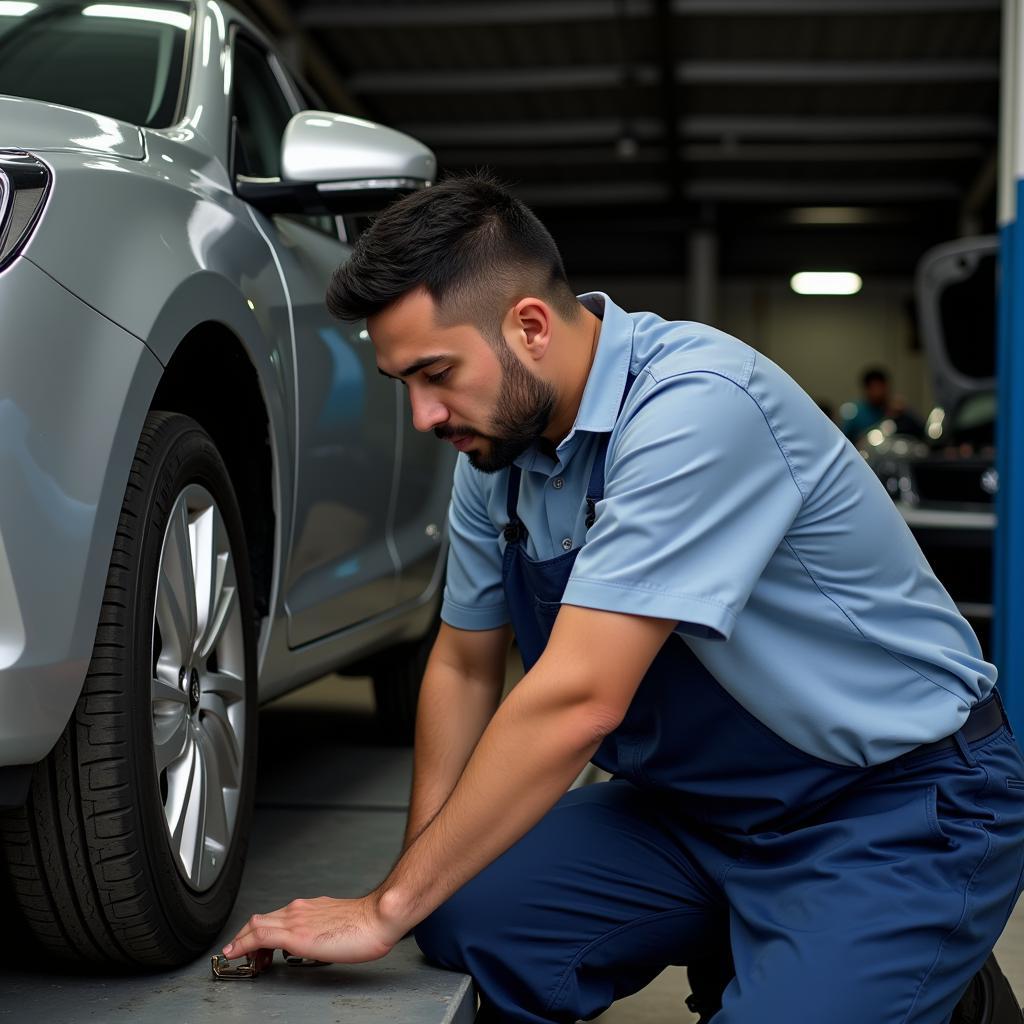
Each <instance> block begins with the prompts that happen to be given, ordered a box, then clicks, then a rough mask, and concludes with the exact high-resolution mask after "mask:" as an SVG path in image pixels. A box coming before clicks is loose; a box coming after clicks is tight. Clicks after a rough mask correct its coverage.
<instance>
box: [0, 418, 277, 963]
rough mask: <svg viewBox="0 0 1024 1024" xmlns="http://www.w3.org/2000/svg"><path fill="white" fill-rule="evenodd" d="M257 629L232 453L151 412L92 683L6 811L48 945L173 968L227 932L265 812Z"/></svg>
mask: <svg viewBox="0 0 1024 1024" xmlns="http://www.w3.org/2000/svg"><path fill="white" fill-rule="evenodd" d="M175 616H177V617H175ZM169 623H171V625H169ZM173 624H177V626H180V629H177V630H176V628H175V626H174V625H173ZM165 633H166V635H165ZM255 637H256V622H255V612H254V601H253V590H252V583H251V580H250V573H249V565H248V557H247V553H246V546H245V536H244V531H243V526H242V518H241V514H240V511H239V507H238V502H237V500H236V498H235V493H234V490H233V488H232V485H231V480H230V477H229V475H228V472H227V470H226V468H225V465H224V462H223V461H222V459H221V457H220V455H219V453H218V451H217V448H216V446H215V445H214V443H213V441H212V439H211V438H210V436H209V434H207V433H206V432H205V431H204V430H203V429H202V427H200V425H199V424H198V423H197V422H196V421H195V420H192V419H190V418H188V417H187V416H182V415H178V414H174V413H163V412H153V413H150V414H149V416H148V417H147V419H146V423H145V426H144V429H143V431H142V435H141V439H140V441H139V445H138V448H137V451H136V454H135V459H134V462H133V464H132V468H131V473H130V476H129V480H128V485H127V489H126V493H125V497H124V502H123V505H122V508H121V513H120V517H119V520H118V527H117V533H116V537H115V539H114V546H113V552H112V555H111V559H110V566H109V570H108V573H107V579H106V586H105V589H104V593H103V603H102V608H101V611H100V618H99V625H98V628H97V632H96V642H95V646H94V648H93V652H92V659H91V661H90V664H89V668H88V673H87V675H86V679H85V685H84V688H83V690H82V694H81V696H80V698H79V700H78V703H77V705H76V707H75V711H74V713H73V715H72V717H71V720H70V721H69V722H68V724H67V727H66V728H65V730H64V732H63V734H62V735H61V737H60V739H59V740H58V741H57V744H56V746H55V747H54V749H53V751H52V752H51V753H50V754H49V756H47V757H46V758H45V760H43V761H42V762H41V763H40V764H38V765H37V766H36V768H35V770H34V772H33V778H32V784H31V789H30V793H29V799H28V802H27V804H26V805H25V806H24V807H23V808H20V809H19V810H16V811H13V812H9V813H7V814H5V815H4V816H3V817H2V819H0V821H2V826H0V830H2V838H3V842H2V847H3V854H4V858H5V859H6V862H7V867H8V870H9V874H10V879H11V886H12V889H13V892H14V897H15V900H16V902H17V905H18V907H19V908H20V911H21V914H22V915H23V917H24V919H25V921H26V923H27V925H28V927H29V929H30V931H31V932H32V934H33V935H34V936H35V938H36V939H38V940H39V942H40V943H41V944H42V946H43V947H44V949H46V950H47V951H49V952H50V953H51V954H55V955H58V956H61V957H63V958H67V959H74V960H87V961H93V962H99V963H104V964H122V965H128V966H133V965H134V966H138V965H142V966H148V967H171V966H177V965H180V964H182V963H184V962H186V961H188V960H190V959H192V958H193V957H195V956H196V955H197V954H199V953H201V952H204V951H206V950H208V949H209V948H210V946H211V944H212V943H213V942H214V940H215V939H216V937H217V935H218V933H219V932H220V931H221V929H222V928H223V926H224V924H225V922H226V920H227V917H228V914H229V913H230V911H231V908H232V906H233V904H234V901H235V897H236V896H237V893H238V888H239V885H240V882H241V874H242V868H243V864H244V860H245V855H246V849H247V845H248V833H249V827H250V822H251V815H252V803H253V791H254V783H255V767H256V722H257V717H256V640H255ZM175 661H183V662H184V663H185V664H183V665H182V666H181V667H180V668H179V670H178V672H177V677H178V683H177V692H175V686H174V678H173V677H174V672H173V665H172V664H171V663H173V662H175ZM169 666H170V667H169ZM175 751H177V753H175ZM158 758H159V765H160V766H162V767H158ZM172 826H174V828H173V829H172ZM175 830H176V831H177V832H178V835H177V836H176V838H174V839H173V840H172V832H173V831H175ZM218 857H219V858H220V860H219V862H218ZM211 861H212V862H213V863H212V864H211Z"/></svg>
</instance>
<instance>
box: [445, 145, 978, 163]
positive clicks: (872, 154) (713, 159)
mask: <svg viewBox="0 0 1024 1024" xmlns="http://www.w3.org/2000/svg"><path fill="white" fill-rule="evenodd" d="M987 152H988V146H986V145H984V144H982V143H979V142H857V143H843V142H839V143H828V142H823V143H815V142H791V143H750V144H747V143H744V144H741V145H732V144H729V143H715V142H708V143H701V142H693V143H685V144H684V145H683V146H681V147H680V157H681V159H682V160H683V161H685V162H686V163H732V164H765V163H769V164H770V163H798V162H799V163H844V164H845V163H905V162H907V161H921V162H935V161H938V160H978V159H980V158H982V157H984V156H985V154H986V153H987ZM480 157H481V151H480V149H479V148H475V147H471V148H467V149H445V151H444V163H445V166H447V167H472V166H474V165H477V164H479V163H480ZM663 159H664V152H663V149H662V145H661V144H659V143H652V144H649V145H643V146H639V147H638V148H637V151H636V155H635V156H633V157H631V158H630V159H628V160H623V159H622V158H621V157H620V156H619V155H618V153H617V152H616V150H615V147H614V146H611V145H605V146H593V145H589V146H578V147H575V148H569V147H565V148H563V149H560V150H557V149H552V148H550V147H547V148H545V150H544V166H545V167H594V166H600V165H601V164H602V163H606V164H616V165H623V166H637V165H643V164H650V163H657V162H658V161H660V160H663ZM487 162H488V163H489V164H491V165H492V166H498V167H534V166H536V165H537V162H538V152H537V150H536V149H532V148H528V147H524V146H513V147H509V148H507V149H488V150H487Z"/></svg>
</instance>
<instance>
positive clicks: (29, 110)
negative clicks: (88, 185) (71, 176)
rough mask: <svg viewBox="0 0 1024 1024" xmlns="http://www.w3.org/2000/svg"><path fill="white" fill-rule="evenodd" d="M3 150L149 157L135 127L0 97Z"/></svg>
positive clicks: (70, 109)
mask: <svg viewBox="0 0 1024 1024" xmlns="http://www.w3.org/2000/svg"><path fill="white" fill-rule="evenodd" d="M0 149H25V150H29V151H30V152H36V153H42V152H47V151H51V152H52V151H54V150H65V151H71V152H79V153H102V154H104V155H106V156H120V157H125V158H126V159H128V160H142V159H143V158H144V157H145V155H146V148H145V145H144V144H143V141H142V132H141V131H140V130H139V129H138V128H137V127H136V126H135V125H132V124H128V123H126V122H125V121H118V120H116V119H115V118H113V117H104V116H103V115H102V114H90V113H89V112H88V111H87V110H75V109H74V108H73V107H61V106H58V105H57V104H56V103H44V102H42V101H41V100H26V99H22V98H21V97H20V96H0Z"/></svg>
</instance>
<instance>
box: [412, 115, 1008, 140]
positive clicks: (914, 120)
mask: <svg viewBox="0 0 1024 1024" xmlns="http://www.w3.org/2000/svg"><path fill="white" fill-rule="evenodd" d="M399 127H400V128H401V129H402V131H405V132H408V133H409V134H410V135H413V136H415V137H417V138H420V139H422V140H423V141H424V142H425V143H427V144H428V145H432V146H488V145H490V146H503V145H504V146H514V145H520V144H521V145H534V146H540V145H553V146H564V145H567V144H585V143H602V142H605V143H608V144H614V143H615V142H617V141H618V140H619V139H620V138H621V137H622V127H623V123H622V119H621V118H618V117H606V118H576V119H573V118H569V119H565V120H551V121H417V122H415V123H413V122H407V123H404V124H401V125H399ZM679 131H680V134H681V136H682V137H683V138H686V139H707V138H720V139H724V140H727V141H729V142H731V143H733V144H738V143H740V142H741V141H743V140H745V139H789V140H808V141H810V140H814V141H822V140H830V139H831V140H842V139H848V140H852V139H864V140H865V141H878V140H881V139H897V140H909V139H932V140H937V139H960V138H983V139H988V138H992V137H994V136H995V131H996V125H995V121H994V120H993V119H992V118H988V117H983V116H978V115H970V114H957V115H949V116H933V117H906V116H893V117H755V116H731V115H728V116H727V115H721V116H718V115H715V116H699V115H694V116H687V117H683V118H682V119H681V120H680V124H679ZM630 132H631V134H632V136H633V137H634V138H635V139H637V140H638V141H639V142H645V141H647V142H649V141H657V140H659V139H661V138H662V126H661V124H660V122H659V121H658V119H657V118H649V117H648V118H635V119H632V120H631V122H630Z"/></svg>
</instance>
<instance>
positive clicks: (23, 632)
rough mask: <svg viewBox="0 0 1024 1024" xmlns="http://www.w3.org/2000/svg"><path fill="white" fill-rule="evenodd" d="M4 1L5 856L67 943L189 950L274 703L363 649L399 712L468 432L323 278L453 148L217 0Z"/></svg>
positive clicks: (76, 948)
mask: <svg viewBox="0 0 1024 1024" xmlns="http://www.w3.org/2000/svg"><path fill="white" fill-rule="evenodd" d="M3 11H4V16H0V94H7V95H0V324H2V325H3V330H2V335H0V467H2V473H3V479H4V486H3V488H2V489H0V806H3V807H7V808H10V809H9V810H8V811H7V812H6V813H4V814H3V816H2V848H3V859H4V861H5V865H6V869H7V870H8V871H9V874H10V879H11V884H12V887H13V890H14V894H15V897H16V900H17V904H18V906H19V907H20V909H21V912H22V914H23V916H24V917H25V919H26V921H27V922H28V924H29V925H30V927H31V930H32V932H33V933H34V934H35V936H36V937H37V938H38V939H39V940H40V941H42V942H43V944H44V945H45V946H46V947H48V948H49V949H50V950H51V951H53V952H56V953H59V954H63V955H66V956H70V957H81V958H86V959H91V960H94V961H100V962H108V963H110V962H120V963H128V964H147V965H171V964H175V963H181V962H183V961H184V960H187V959H188V958H190V957H192V956H194V955H196V954H197V953H199V952H201V951H205V950H206V949H208V947H209V944H210V942H211V941H212V940H213V938H214V937H215V935H216V934H217V932H218V931H219V929H220V928H221V926H222V925H223V922H224V920H225V919H226V917H227V914H228V912H229V910H230V908H231V905H232V903H233V901H234V899H235V895H236V893H237V890H238V885H239V880H240V876H241V871H242V865H243V861H244V857H245V849H246V844H247V838H248V836H247V833H248V827H249V818H250V812H251V806H252V793H253V781H254V768H255V750H256V706H257V703H258V702H260V701H263V700H266V699H268V698H271V697H274V696H276V695H278V694H280V693H283V692H285V691H286V690H288V689H291V688H293V687H295V686H297V685H299V684H301V683H303V682H306V681H308V680H310V679H313V678H316V677H318V676H320V675H323V674H324V673H326V672H330V671H333V670H336V669H339V668H342V667H344V666H346V665H350V664H352V663H353V662H355V661H356V660H359V661H360V662H361V665H362V667H363V668H364V669H368V670H369V671H371V672H373V673H374V674H375V681H376V684H377V692H378V696H379V699H380V704H381V706H382V708H383V710H384V711H385V712H386V713H387V714H388V715H390V716H392V718H391V725H392V726H394V728H395V730H396V732H398V733H399V734H403V735H406V736H407V735H408V733H409V731H410V729H411V721H412V715H413V713H414V709H415V696H416V689H417V687H418V683H419V671H421V669H422V663H423V659H424V657H425V652H426V649H427V646H428V645H429V642H430V639H431V636H432V633H433V629H434V626H435V622H436V616H437V609H438V606H439V599H440V581H441V578H442V573H443V565H444V554H445V532H444V524H445V517H446V510H447V504H448V500H449V495H450V486H451V471H452V468H453V459H454V453H453V452H451V451H449V450H446V446H442V445H438V444H437V442H436V440H435V439H434V438H432V437H421V436H420V435H418V434H416V433H415V432H414V431H413V430H412V427H411V423H410V420H409V413H408V411H407V403H406V401H405V398H404V395H403V394H402V393H401V388H400V386H399V385H397V384H396V383H395V382H393V381H390V380H386V379H385V378H383V377H382V376H380V375H379V374H378V372H377V368H376V363H375V358H374V353H373V348H372V345H371V344H370V342H369V337H368V335H367V333H366V330H365V327H364V325H361V324H354V325H347V324H339V323H337V322H334V321H332V320H331V319H329V317H328V314H327V312H326V310H325V308H324V301H323V300H324V290H325V287H326V283H327V281H328V278H329V276H330V274H331V272H332V271H333V270H334V269H335V268H336V266H337V265H338V264H339V263H340V262H341V261H343V260H344V259H345V258H346V256H347V254H348V252H349V241H348V232H347V230H346V226H347V225H350V224H351V223H352V221H351V220H350V219H349V218H350V217H351V216H353V215H357V214H358V215H365V214H367V213H372V212H373V211H374V210H375V209H378V208H379V207H380V206H381V205H383V204H384V203H385V202H387V201H389V200H390V199H391V198H393V197H394V196H396V195H399V194H402V193H403V192H407V191H409V190H412V189H415V188H420V187H423V186H425V185H427V184H429V183H430V181H431V179H432V178H433V176H434V174H435V161H434V158H433V155H432V154H431V153H430V151H429V150H427V149H426V148H425V147H424V146H422V145H421V144H419V143H418V142H416V141H415V140H413V139H411V138H410V137H408V136H405V135H401V134H399V133H397V132H393V131H390V130H389V129H386V128H382V127H380V126H378V125H372V124H369V123H367V122H363V121H358V120H355V119H352V118H345V117H343V116H340V115H336V114H332V113H327V112H324V111H320V110H310V109H306V108H308V107H310V106H311V105H316V101H315V100H311V99H309V98H307V97H308V91H306V92H304V87H303V86H302V85H301V84H300V83H298V82H296V81H295V80H294V79H293V78H292V76H291V75H289V73H288V72H287V71H286V69H285V68H284V66H283V64H282V62H281V61H280V59H279V58H278V57H277V56H276V55H275V53H274V51H273V49H272V48H271V47H270V46H269V44H268V43H267V41H266V39H265V38H264V37H263V36H262V35H261V34H260V32H259V31H258V30H257V29H256V28H255V27H254V26H253V25H252V24H250V23H249V22H248V21H246V20H245V19H244V18H243V17H242V16H240V15H239V14H238V13H237V12H235V11H234V10H233V9H231V8H230V7H228V6H227V5H225V4H223V3H220V2H218V0H197V2H196V3H194V4H187V3H180V2H159V3H153V4H145V5H139V4H82V3H64V2H58V3H46V2H43V3H39V4H36V3H25V4H7V5H5V6H4V9H3ZM58 58H59V59H58ZM396 687H397V689H396ZM394 716H398V717H397V718H395V717H394Z"/></svg>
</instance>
